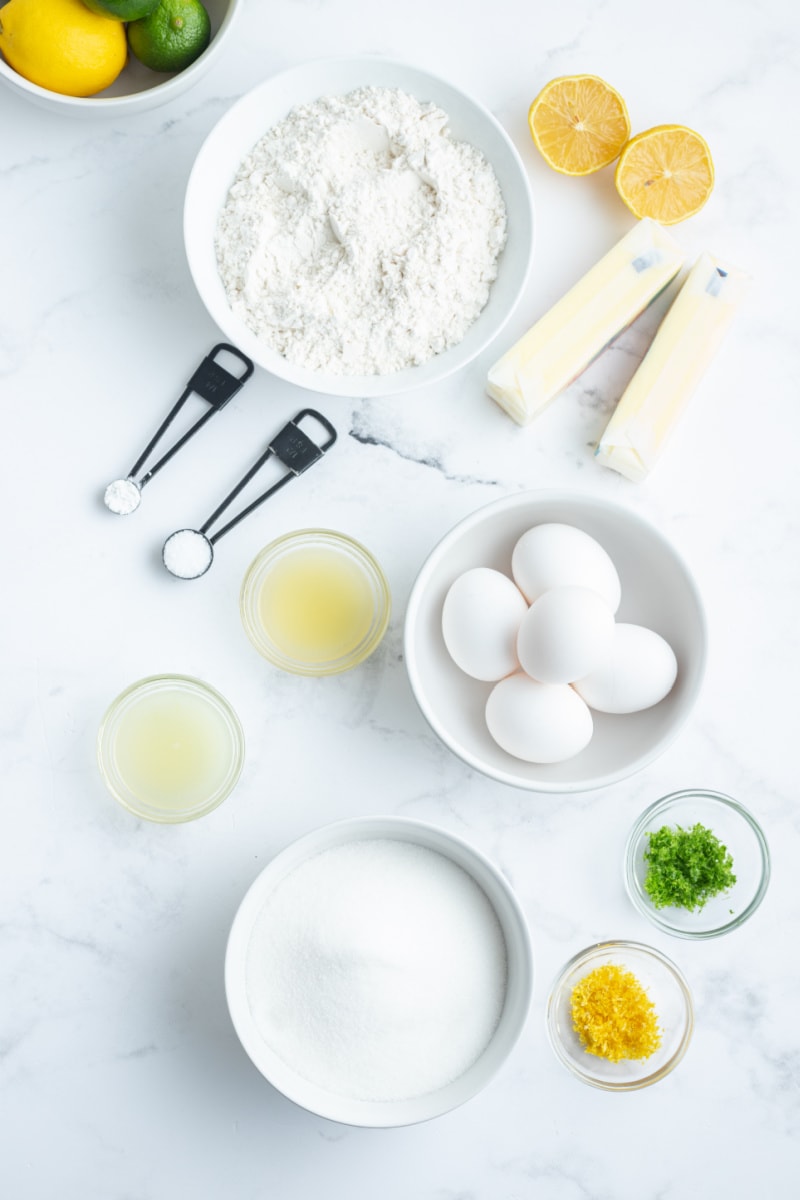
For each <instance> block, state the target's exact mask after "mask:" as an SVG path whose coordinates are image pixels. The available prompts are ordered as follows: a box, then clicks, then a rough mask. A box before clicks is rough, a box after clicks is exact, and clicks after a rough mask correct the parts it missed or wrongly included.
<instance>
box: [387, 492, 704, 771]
mask: <svg viewBox="0 0 800 1200" xmlns="http://www.w3.org/2000/svg"><path fill="white" fill-rule="evenodd" d="M532 502H535V503H536V504H537V505H541V506H548V505H549V506H558V505H566V506H570V505H574V504H576V503H577V504H586V505H590V506H591V507H592V509H593V510H594V511H596V512H599V513H606V514H609V515H611V516H614V517H620V518H622V519H623V520H624V521H625V522H629V523H630V524H631V525H633V526H635V527H637V528H638V529H639V530H640V531H642V532H644V533H646V535H647V537H648V538H649V539H650V540H651V542H652V543H653V544H657V545H659V546H660V547H663V549H664V550H665V551H667V553H668V555H669V557H670V558H671V559H672V560H673V561H674V563H675V564H676V565H677V566H678V567H679V569H680V570H681V572H682V573H683V581H682V582H683V584H684V585H685V587H686V588H687V590H688V592H689V593H690V595H691V597H692V601H693V603H694V606H695V609H696V615H697V619H698V622H699V630H700V634H701V644H700V646H699V649H698V657H697V659H696V661H695V663H694V670H693V679H692V682H691V685H690V690H689V693H688V695H687V697H686V701H685V703H684V706H683V711H682V714H681V715H680V718H679V719H676V720H675V721H674V722H672V724H671V725H670V727H669V729H667V730H666V731H665V732H664V733H663V734H662V736H660V737H659V738H657V739H656V740H655V741H654V742H653V743H652V744H651V745H649V746H648V747H647V748H646V749H645V750H643V751H642V752H641V753H639V754H637V755H635V756H634V757H633V758H632V759H630V760H629V761H627V762H626V763H625V765H624V766H622V767H619V768H618V769H615V770H609V771H606V772H604V773H601V774H599V775H597V776H596V777H593V778H591V779H589V780H581V781H579V782H577V783H576V782H572V781H560V780H556V779H548V778H542V779H537V780H535V781H531V780H529V779H526V778H523V777H521V775H520V774H519V773H515V772H514V770H513V769H511V767H509V768H508V769H506V770H504V769H500V768H497V769H495V768H494V767H489V766H487V764H486V763H485V762H484V761H483V760H482V759H481V758H480V757H479V756H478V755H476V754H475V753H473V752H472V750H470V748H469V747H468V746H466V745H464V744H463V743H461V742H458V741H456V740H454V738H453V737H452V735H451V733H450V731H449V730H448V729H447V728H446V727H445V725H444V724H443V723H442V720H441V719H440V718H439V716H438V715H437V713H436V712H435V711H434V709H433V708H432V706H431V704H430V703H429V702H428V700H427V697H426V692H425V686H424V679H423V677H422V675H421V672H420V667H419V663H418V661H417V655H416V652H415V648H414V645H413V632H414V626H415V623H416V621H417V619H418V615H419V610H420V608H421V606H422V604H423V602H424V597H425V592H426V588H427V587H428V585H429V583H430V580H431V577H432V576H433V575H434V574H435V572H436V571H437V569H438V565H439V562H440V560H441V558H442V557H443V555H444V554H445V553H446V552H447V551H448V550H449V549H450V548H451V547H453V546H455V545H456V544H457V543H458V542H459V540H460V539H461V538H462V537H463V535H464V534H465V533H467V532H469V531H470V530H472V529H473V528H474V527H476V526H478V525H480V524H482V523H483V522H484V521H485V520H486V518H487V516H490V515H491V514H492V513H501V512H503V511H513V510H515V509H518V508H520V509H524V508H525V507H526V506H528V505H530V504H531V503H532ZM562 519H563V521H564V522H565V523H567V524H569V523H570V521H569V520H568V518H566V517H565V518H561V517H558V516H550V517H541V518H539V519H538V520H537V521H534V522H533V523H534V524H537V523H539V521H559V520H562ZM575 523H576V524H578V522H577V521H576V522H575ZM600 540H602V539H600ZM612 558H613V555H612ZM623 600H624V596H623ZM706 656H707V626H706V619H705V612H704V609H703V604H702V599H701V596H700V593H699V590H698V588H697V585H696V583H695V581H694V578H693V576H692V575H691V573H690V571H689V570H688V568H687V566H686V564H685V562H684V560H683V559H682V557H681V556H680V555H679V554H678V552H677V551H676V550H675V548H674V547H673V545H672V543H671V542H670V541H669V540H668V539H667V537H666V536H665V535H664V534H663V533H661V532H660V530H659V529H657V528H656V526H655V525H653V524H652V523H651V522H650V521H648V520H647V519H646V518H645V517H643V516H641V515H640V514H639V513H636V512H634V511H632V510H631V509H629V508H626V507H624V506H623V505H620V504H618V503H617V502H615V501H612V500H608V499H605V498H604V497H599V496H595V495H593V494H591V493H588V492H586V493H583V492H570V491H566V490H559V489H553V490H548V489H542V490H533V491H527V492H521V493H515V494H513V495H511V496H504V497H502V498H501V499H499V500H495V501H492V502H491V503H489V504H485V505H483V506H481V507H480V508H478V509H476V510H475V512H472V513H470V514H469V515H467V516H466V517H464V518H462V520H460V521H459V522H458V523H457V524H456V525H455V526H454V527H453V528H452V529H451V530H449V532H448V533H446V534H445V535H444V537H443V538H441V539H440V541H439V542H438V543H437V544H436V545H435V546H434V547H433V549H432V550H431V551H430V552H429V554H428V556H427V558H426V559H425V562H424V563H423V566H422V568H421V570H420V572H419V574H418V576H417V578H416V580H415V582H414V585H413V587H412V590H411V594H410V596H409V600H408V605H407V608H406V618H405V629H404V659H405V663H406V669H407V672H408V676H409V681H410V683H411V688H412V691H413V692H414V695H415V698H416V700H417V703H418V705H419V707H420V710H421V711H422V714H423V716H424V717H425V719H426V721H427V722H428V724H429V725H430V727H431V729H432V730H433V731H434V733H435V734H436V735H437V736H438V737H439V738H440V739H441V740H442V741H443V742H444V744H445V745H446V746H448V747H449V748H450V750H452V752H453V753H454V754H456V755H457V756H458V757H459V758H461V759H462V761H463V762H465V763H466V764H467V765H468V766H470V767H472V768H474V769H475V770H476V771H480V772H481V773H482V774H484V775H488V776H489V777H490V778H493V779H496V780H498V781H499V782H501V783H507V784H510V785H511V786H513V787H519V788H522V789H524V790H527V791H540V792H552V793H570V792H581V791H591V790H594V789H597V788H602V787H607V786H609V785H610V784H613V783H618V782H619V781H620V780H622V779H626V778H628V777H629V776H630V775H633V774H634V773H635V772H637V771H639V770H641V769H642V768H643V767H646V766H647V765H648V764H649V763H651V762H652V761H653V760H654V759H656V758H657V757H658V756H659V755H660V754H662V753H663V752H664V751H665V750H666V749H667V747H668V746H669V745H670V744H671V743H672V742H673V741H674V739H675V738H676V737H677V736H678V733H679V732H680V730H681V728H682V727H683V725H684V723H685V722H686V720H687V719H688V717H689V713H690V711H691V709H692V707H693V705H694V703H695V701H696V699H697V696H698V695H699V692H700V688H701V686H702V681H703V675H704V672H705V663H706ZM465 682H468V681H467V680H466V677H465ZM595 715H597V714H595ZM601 715H602V714H601ZM634 715H636V714H634ZM618 719H620V720H624V719H625V718H618ZM508 757H509V763H511V762H512V759H511V757H510V756H508ZM525 765H529V764H520V766H521V767H522V766H525Z"/></svg>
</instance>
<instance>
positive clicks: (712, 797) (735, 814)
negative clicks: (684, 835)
mask: <svg viewBox="0 0 800 1200" xmlns="http://www.w3.org/2000/svg"><path fill="white" fill-rule="evenodd" d="M698 823H699V824H701V825H704V826H705V827H706V828H707V829H710V830H711V832H712V833H713V834H715V835H716V837H718V838H719V840H720V842H722V843H723V845H724V846H726V847H727V849H728V852H729V853H730V855H731V857H732V859H733V872H734V874H735V876H736V883H735V884H734V885H733V887H731V888H729V890H728V891H726V892H721V893H720V894H719V895H718V896H713V897H712V898H711V899H710V900H707V901H706V903H705V904H704V905H703V907H702V908H700V909H696V910H695V911H694V912H690V911H689V910H688V909H685V908H675V907H673V906H667V907H665V908H656V907H655V905H654V904H653V901H652V900H651V899H650V897H649V896H648V894H647V892H646V891H645V890H644V881H645V877H646V875H647V862H646V860H645V857H644V854H645V850H646V849H647V847H648V844H649V839H648V834H650V833H655V832H656V831H657V830H659V829H661V828H662V826H664V825H669V826H672V827H673V828H674V827H675V826H677V825H680V826H681V827H682V828H684V829H689V828H691V827H692V826H693V825H696V824H698ZM624 872H625V887H626V889H627V892H628V895H629V896H630V898H631V900H632V902H633V904H634V906H635V907H636V908H637V909H638V910H639V912H640V913H642V914H643V915H644V916H645V917H647V919H648V920H649V921H652V922H653V924H654V925H657V926H658V928H659V929H663V930H664V932H665V933H670V934H673V936H675V937H682V938H712V937H719V936H720V934H723V933H730V931H731V930H732V929H738V927H739V926H740V925H743V924H744V922H745V921H746V920H747V918H748V917H750V916H752V914H753V913H754V912H755V910H756V909H757V908H758V906H759V904H760V903H761V901H762V900H763V898H764V893H765V892H766V890H767V884H768V883H769V874H770V859H769V848H768V847H767V840H766V838H765V837H764V833H763V831H762V829H761V827H760V826H759V824H758V822H757V821H756V820H755V818H754V817H753V816H752V814H751V813H749V812H748V811H747V809H746V808H745V807H744V806H743V805H741V804H739V803H738V802H737V801H736V800H732V799H731V797H730V796H724V795H723V794H722V793H721V792H708V791H703V790H700V789H695V788H688V789H686V790H685V791H682V792H672V793H671V795H669V796H664V797H663V799H661V800H657V801H656V803H655V804H651V806H650V807H649V808H647V809H645V811H644V812H643V813H642V815H641V816H640V817H639V819H638V821H637V822H636V824H635V825H634V827H633V829H632V830H631V832H630V834H629V836H628V841H627V845H626V847H625V862H624Z"/></svg>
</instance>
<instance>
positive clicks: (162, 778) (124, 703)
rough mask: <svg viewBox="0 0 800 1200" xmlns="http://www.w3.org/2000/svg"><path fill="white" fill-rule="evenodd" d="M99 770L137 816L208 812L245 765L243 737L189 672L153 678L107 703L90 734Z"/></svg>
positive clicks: (228, 712)
mask: <svg viewBox="0 0 800 1200" xmlns="http://www.w3.org/2000/svg"><path fill="white" fill-rule="evenodd" d="M97 760H98V764H99V767H100V774H101V775H102V777H103V780H104V782H105V784H106V787H107V788H108V790H109V791H110V792H111V794H112V796H114V797H115V798H116V799H117V800H118V801H119V802H120V804H122V805H124V807H125V808H127V809H129V811H130V812H132V813H134V814H135V815H136V816H137V817H144V818H146V819H147V820H149V821H160V822H162V823H168V824H174V823H177V822H179V821H192V820H194V819H195V818H196V817H202V816H204V815H205V814H206V813H208V812H211V810H212V809H214V808H216V807H217V805H218V804H221V803H222V801H223V800H224V799H225V798H226V797H227V796H229V795H230V793H231V792H232V791H233V788H234V787H235V785H236V782H237V780H238V778H239V775H240V774H241V771H242V766H243V763H244V734H243V732H242V727H241V724H240V723H239V718H238V717H237V716H236V713H235V712H234V711H233V709H232V708H231V706H230V704H228V702H227V700H226V699H225V698H224V696H221V695H220V694H219V692H217V691H215V689H214V688H212V687H210V686H209V685H208V684H207V683H203V682H202V680H200V679H194V678H192V677H191V676H189V675H152V676H149V677H148V678H147V679H140V680H139V681H138V682H137V683H133V684H131V686H130V687H129V688H126V689H125V691H124V692H122V693H121V694H120V695H119V696H117V698H116V700H114V702H113V703H112V704H111V706H110V707H109V709H108V711H107V712H106V714H105V716H104V717H103V720H102V722H101V725H100V729H99V732H98V735H97Z"/></svg>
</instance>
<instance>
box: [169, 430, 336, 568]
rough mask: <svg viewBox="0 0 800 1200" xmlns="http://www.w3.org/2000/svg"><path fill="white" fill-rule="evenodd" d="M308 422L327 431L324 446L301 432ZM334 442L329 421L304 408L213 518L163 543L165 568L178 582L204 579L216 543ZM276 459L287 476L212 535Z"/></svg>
mask: <svg viewBox="0 0 800 1200" xmlns="http://www.w3.org/2000/svg"><path fill="white" fill-rule="evenodd" d="M306 418H311V419H312V420H314V421H317V422H319V424H320V425H321V426H322V428H323V429H324V430H325V432H326V434H327V437H326V439H325V441H324V442H322V443H321V444H317V442H315V441H313V439H312V438H310V437H309V436H308V434H307V433H306V432H305V430H303V429H301V428H300V422H301V421H303V420H305V419H306ZM335 441H336V430H335V429H334V427H333V425H331V423H330V421H329V420H328V419H327V418H326V417H323V415H322V413H320V412H317V410H316V409H314V408H304V409H302V410H301V411H300V412H299V413H297V415H296V416H294V417H292V419H291V421H289V423H288V424H287V425H284V427H283V429H281V430H280V431H279V432H278V433H277V434H276V435H275V437H273V438H272V440H271V441H270V443H269V445H268V446H267V449H266V450H265V451H264V453H263V454H262V455H260V457H259V458H258V459H256V461H255V462H254V463H253V465H252V467H250V469H249V471H247V472H246V473H245V475H243V476H242V478H241V479H240V480H239V482H238V483H237V484H236V487H235V488H234V489H233V491H231V492H229V493H228V495H227V496H226V497H225V499H224V500H223V501H222V503H221V504H220V505H218V506H217V508H215V509H214V512H213V513H212V514H211V516H210V517H209V518H208V520H207V521H205V522H204V523H203V524H202V525H201V526H200V528H199V529H176V531H175V532H174V533H171V534H170V536H169V537H168V538H167V540H166V541H165V542H164V546H163V548H162V551H161V557H162V559H163V561H164V566H165V567H166V568H167V570H168V571H169V572H170V574H171V575H174V576H175V577H176V578H177V579H199V578H200V576H201V575H205V573H206V571H207V570H208V568H209V567H210V566H211V564H212V562H213V561H214V545H215V543H216V542H218V541H219V539H220V538H221V537H222V536H223V535H224V534H226V533H227V532H228V531H229V530H230V529H233V527H234V525H238V524H239V522H240V521H243V520H244V518H245V517H247V516H249V514H250V513H251V512H253V510H254V509H256V508H258V507H259V505H261V504H263V503H264V501H265V500H267V499H269V497H270V496H272V495H274V494H275V492H277V491H278V489H279V488H282V487H283V486H284V484H287V483H288V482H289V480H290V479H296V478H297V476H298V475H302V473H303V472H304V471H307V470H308V468H309V467H311V466H313V465H314V463H315V462H318V461H319V460H320V459H321V458H322V456H323V454H325V453H326V451H328V450H330V448H331V446H332V445H333V443H334V442H335ZM273 455H274V456H275V458H277V459H278V461H279V462H281V463H283V465H284V466H285V467H286V471H285V472H284V474H283V475H281V476H280V478H279V479H278V480H277V481H276V482H275V483H273V484H272V486H271V487H268V488H267V490H266V491H265V492H262V493H261V495H260V496H257V497H256V499H255V500H253V501H251V503H250V504H248V505H246V507H245V508H243V509H242V510H241V512H239V513H237V514H236V516H235V517H232V518H231V520H230V521H228V523H227V524H226V525H223V526H222V528H221V529H218V530H217V532H216V533H210V532H209V530H210V529H211V526H212V525H213V524H214V523H215V521H217V520H218V519H219V517H221V516H222V514H223V513H224V512H225V510H226V509H227V508H228V507H229V506H230V505H231V504H232V503H233V501H234V500H235V499H236V497H237V496H238V495H239V493H240V492H241V491H242V490H243V489H244V488H245V487H247V485H248V483H250V481H251V480H252V479H253V478H254V476H255V475H257V473H258V472H259V471H260V470H261V468H262V467H263V466H264V464H265V463H266V462H267V461H268V459H270V458H271V457H272V456H273Z"/></svg>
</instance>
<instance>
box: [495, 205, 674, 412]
mask: <svg viewBox="0 0 800 1200" xmlns="http://www.w3.org/2000/svg"><path fill="white" fill-rule="evenodd" d="M682 265H683V251H682V250H681V249H680V248H679V246H678V245H677V244H676V242H675V241H673V239H672V238H671V237H670V236H669V234H668V233H666V232H665V231H664V230H663V229H662V228H661V226H660V225H659V224H657V222H655V221H651V220H650V219H649V218H645V220H643V221H639V223H638V224H637V225H634V227H633V229H631V230H630V232H629V233H626V234H625V237H624V238H622V240H621V241H619V242H617V244H616V246H614V247H613V248H612V249H611V250H609V252H608V254H606V255H605V257H604V258H601V259H600V262H599V263H597V264H596V266H594V267H592V269H591V270H590V271H588V272H587V274H586V275H584V277H583V279H581V280H579V282H578V283H576V284H575V286H574V287H573V288H572V289H571V290H570V291H569V292H567V294H566V296H563V297H562V298H561V299H560V300H559V301H558V303H557V304H555V305H554V306H553V307H552V308H551V309H550V311H549V312H547V313H545V315H544V316H543V317H542V318H541V319H540V320H538V321H537V322H536V324H535V325H534V326H533V327H532V328H531V329H529V330H528V332H527V333H526V334H525V335H524V336H523V337H522V338H520V340H519V341H518V342H517V343H516V345H514V346H512V347H511V349H510V350H509V351H508V352H507V353H506V354H504V355H503V357H502V358H501V359H500V360H499V361H498V362H496V363H495V365H494V366H493V367H492V368H491V370H490V371H489V381H488V384H487V388H486V390H487V392H488V393H489V395H490V396H491V397H492V399H493V400H496V401H497V403H498V404H499V405H500V407H501V408H502V409H504V410H505V411H506V412H507V413H508V415H509V416H510V417H512V418H513V420H515V421H516V422H517V423H518V424H519V425H527V424H528V422H529V421H531V420H533V418H534V417H535V416H538V414H539V413H540V412H541V411H542V410H543V409H544V408H546V407H547V405H548V404H549V403H550V401H551V400H553V399H554V398H555V397H556V396H557V395H558V393H559V392H562V391H563V390H564V388H565V387H567V386H568V385H569V384H570V383H572V381H573V380H574V379H576V378H577V377H578V375H580V374H581V372H582V371H585V369H586V368H587V367H588V366H589V363H590V362H591V361H592V359H594V358H596V357H597V355H598V354H600V353H601V351H603V350H604V349H605V348H606V346H608V344H609V343H610V342H613V340H614V338H615V337H617V336H618V335H619V334H620V333H622V331H623V330H624V329H626V328H627V326H628V325H630V323H631V322H632V321H634V320H635V319H636V317H638V316H639V314H640V313H641V312H643V310H644V309H645V308H647V306H648V304H650V303H651V301H652V300H654V299H655V297H656V296H657V295H658V294H659V292H662V291H663V290H664V288H665V287H666V286H667V284H668V283H669V282H670V280H672V279H674V278H675V276H676V275H677V274H678V271H679V270H680V268H681V266H682Z"/></svg>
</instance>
